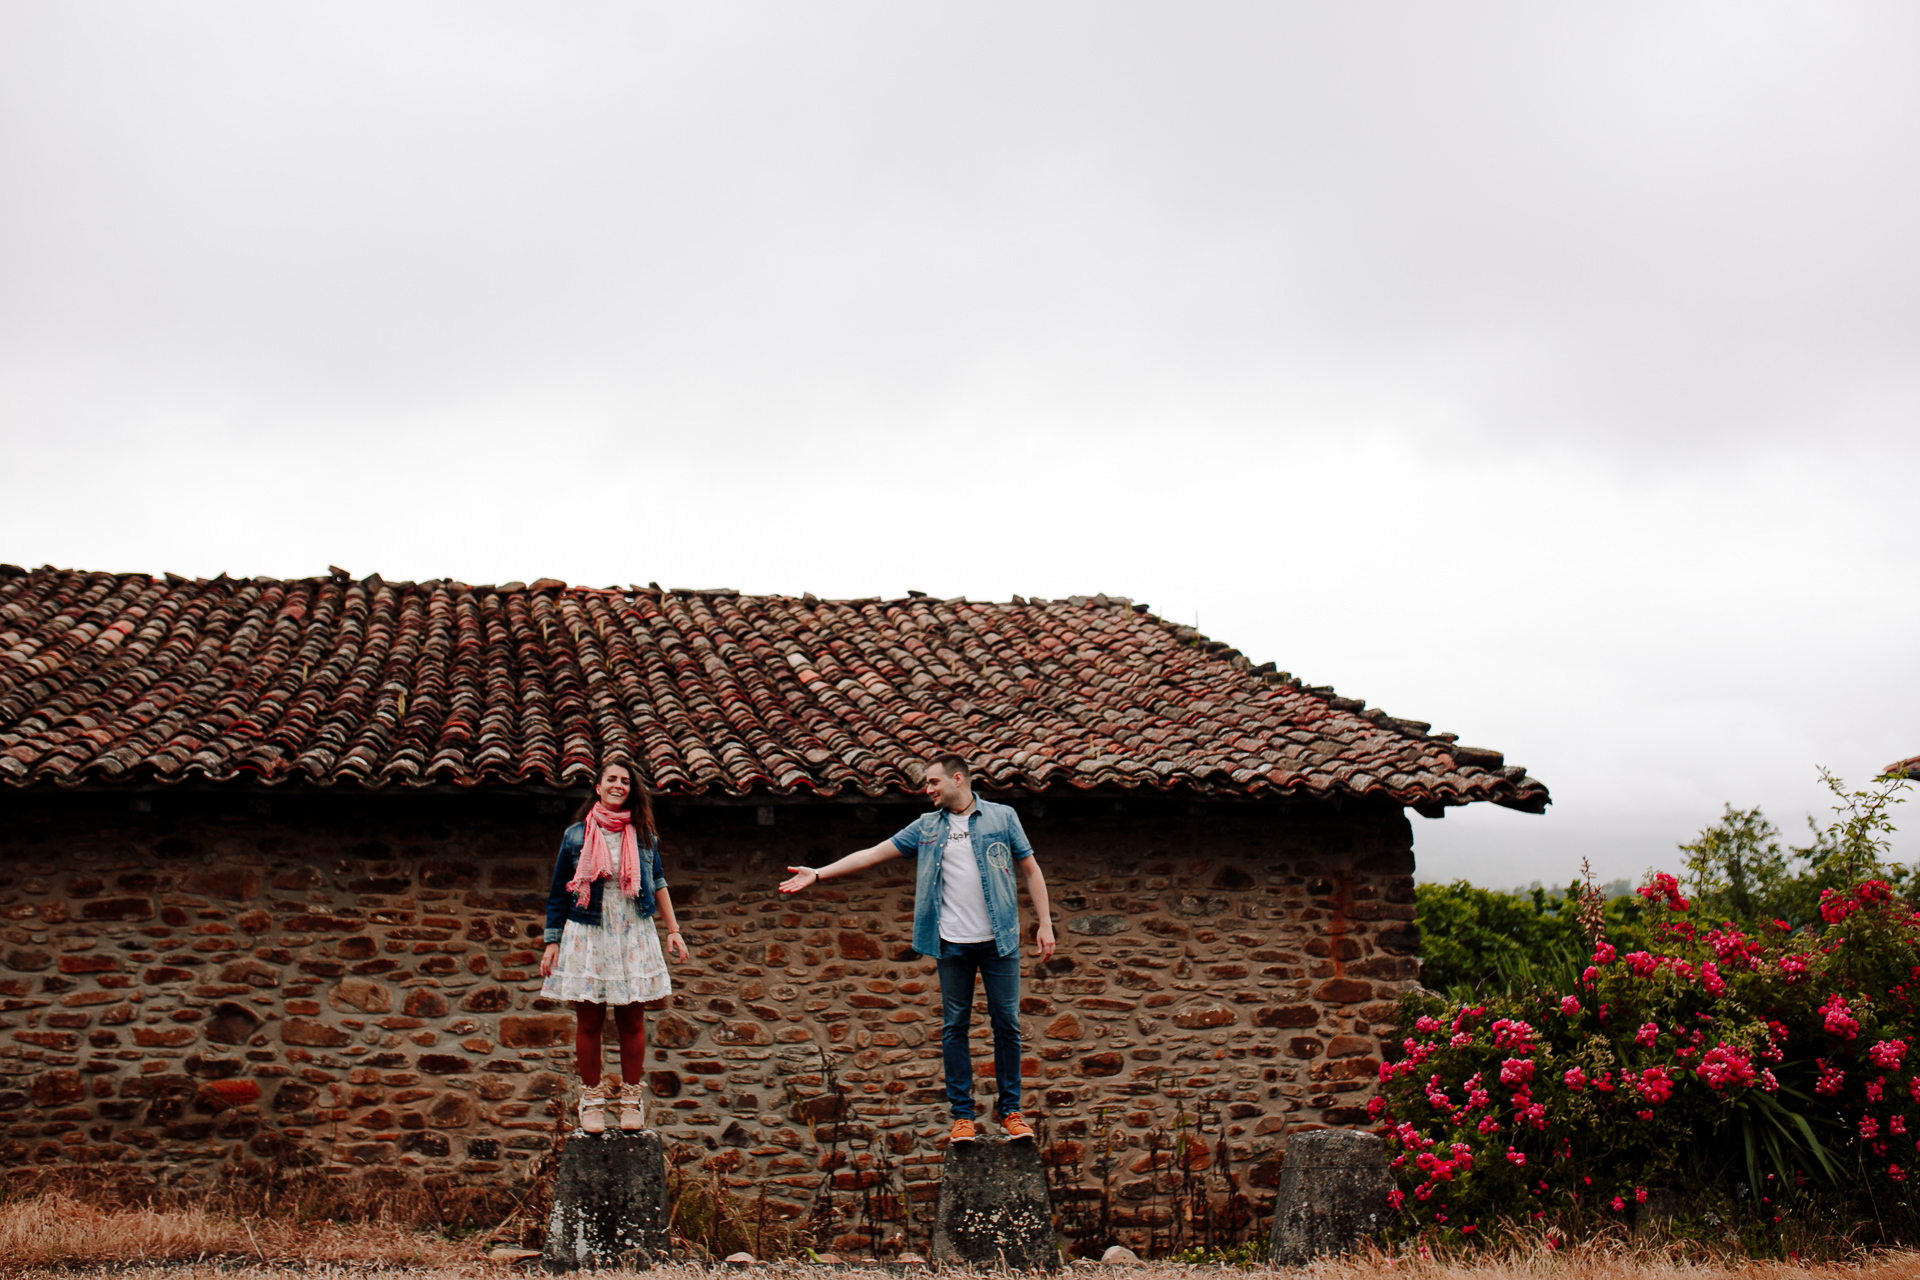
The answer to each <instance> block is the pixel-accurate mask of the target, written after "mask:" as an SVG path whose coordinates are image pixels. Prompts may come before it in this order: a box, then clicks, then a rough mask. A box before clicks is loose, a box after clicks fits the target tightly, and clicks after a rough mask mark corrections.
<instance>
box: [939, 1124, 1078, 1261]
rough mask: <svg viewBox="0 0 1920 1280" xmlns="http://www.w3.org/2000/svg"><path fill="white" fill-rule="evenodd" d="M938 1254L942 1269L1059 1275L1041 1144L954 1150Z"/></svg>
mask: <svg viewBox="0 0 1920 1280" xmlns="http://www.w3.org/2000/svg"><path fill="white" fill-rule="evenodd" d="M931 1252H932V1255H933V1261H934V1263H935V1264H937V1265H945V1266H966V1267H991V1266H999V1265H1001V1264H1004V1265H1005V1266H1007V1267H1008V1268H1010V1269H1012V1270H1014V1271H1031V1270H1035V1269H1039V1270H1043V1271H1055V1270H1058V1269H1059V1267H1060V1249H1059V1246H1058V1244H1057V1243H1056V1242H1055V1240H1054V1234H1053V1203H1052V1200H1051V1199H1050V1198H1049V1197H1048V1194H1047V1175H1046V1171H1045V1170H1044V1169H1042V1168H1041V1167H1040V1152H1039V1149H1038V1148H1037V1147H1036V1146H1035V1144H1034V1143H1033V1142H1031V1141H1024V1142H960V1143H954V1144H952V1145H951V1146H949V1147H948V1148H947V1161H946V1167H945V1168H944V1169H943V1170H942V1172H941V1177H940V1202H939V1205H938V1207H937V1208H936V1209H935V1210H934V1215H933V1248H932V1251H931Z"/></svg>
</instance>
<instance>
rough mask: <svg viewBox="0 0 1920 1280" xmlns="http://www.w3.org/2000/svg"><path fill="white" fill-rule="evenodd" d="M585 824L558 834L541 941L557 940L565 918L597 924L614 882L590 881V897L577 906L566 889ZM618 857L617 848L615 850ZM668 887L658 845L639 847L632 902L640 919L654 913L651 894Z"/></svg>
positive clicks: (577, 863)
mask: <svg viewBox="0 0 1920 1280" xmlns="http://www.w3.org/2000/svg"><path fill="white" fill-rule="evenodd" d="M586 839H587V824H586V823H584V822H576V823H574V824H573V825H572V826H570V827H568V828H567V834H565V835H563V836H561V837H560V856H559V857H558V858H557V859H555V860H554V864H553V884H552V886H551V887H549V888H548V889H547V932H546V937H545V939H544V941H546V942H558V941H560V935H561V933H563V932H564V931H565V930H566V926H567V921H569V920H572V921H574V922H576V923H578V924H599V923H600V904H601V903H602V901H604V899H605V896H606V889H607V886H608V885H610V884H613V883H615V881H614V880H613V879H612V878H611V877H603V878H601V879H599V880H595V881H594V882H593V887H592V888H591V889H590V890H589V891H588V892H589V893H590V894H591V896H590V897H589V898H588V899H587V905H586V906H584V907H583V906H580V905H579V904H578V903H577V902H576V901H575V899H574V896H573V894H572V892H571V891H569V890H568V888H567V881H569V880H571V879H573V873H574V871H575V870H576V869H577V868H578V867H579V866H580V848H581V846H582V845H584V844H585V843H586ZM613 852H614V856H615V857H616V858H617V857H618V856H619V850H617V849H616V850H614V851H613ZM666 887H667V873H666V871H665V870H664V869H663V868H662V867H661V865H660V844H659V842H658V841H655V842H653V843H652V844H642V845H641V846H640V893H639V895H638V896H637V897H636V898H634V900H633V905H634V906H635V907H637V908H639V910H640V918H641V919H642V920H647V919H651V918H652V916H653V907H654V902H653V895H654V894H655V893H656V892H658V891H659V890H661V889H664V888H666Z"/></svg>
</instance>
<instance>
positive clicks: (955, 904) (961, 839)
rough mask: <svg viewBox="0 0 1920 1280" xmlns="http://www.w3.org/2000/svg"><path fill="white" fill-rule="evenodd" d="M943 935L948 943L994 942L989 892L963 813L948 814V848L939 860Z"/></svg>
mask: <svg viewBox="0 0 1920 1280" xmlns="http://www.w3.org/2000/svg"><path fill="white" fill-rule="evenodd" d="M940 936H941V937H942V938H944V939H945V940H946V941H948V942H991V941H992V940H993V926H992V925H991V924H989V923H988V922H987V894H986V890H985V889H984V888H983V887H982V886H981V884H980V864H979V863H978V862H977V861H976V860H975V859H974V856H973V832H972V830H971V829H970V828H969V827H968V825H967V816H966V815H965V814H963V813H949V814H948V815H947V851H946V853H944V854H942V855H941V860H940Z"/></svg>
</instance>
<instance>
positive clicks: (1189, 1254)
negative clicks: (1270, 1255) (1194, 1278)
mask: <svg viewBox="0 0 1920 1280" xmlns="http://www.w3.org/2000/svg"><path fill="white" fill-rule="evenodd" d="M1266 1260H1267V1242H1266V1240H1265V1239H1264V1238H1262V1239H1258V1240H1247V1241H1244V1242H1242V1243H1240V1244H1228V1245H1213V1246H1207V1245H1198V1244H1196V1245H1189V1246H1188V1247H1186V1248H1185V1249H1182V1250H1180V1252H1178V1253H1176V1254H1174V1255H1173V1256H1172V1257H1171V1258H1169V1259H1168V1261H1169V1262H1184V1263H1187V1264H1189V1265H1191V1266H1199V1267H1239V1268H1240V1269H1242V1270H1245V1269H1247V1268H1249V1267H1252V1266H1256V1265H1258V1264H1259V1263H1262V1262H1265V1261H1266Z"/></svg>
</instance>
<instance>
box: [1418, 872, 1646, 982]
mask: <svg viewBox="0 0 1920 1280" xmlns="http://www.w3.org/2000/svg"><path fill="white" fill-rule="evenodd" d="M1414 892H1415V895H1416V905H1415V908H1414V910H1415V918H1416V920H1417V921H1418V923H1419V925H1420V953H1421V954H1420V959H1421V968H1420V981H1421V983H1422V984H1423V985H1424V986H1426V987H1428V988H1429V989H1431V990H1434V991H1443V992H1447V993H1448V994H1450V995H1453V996H1454V997H1456V998H1457V999H1461V1000H1470V999H1472V998H1474V997H1475V996H1476V995H1491V994H1500V993H1508V992H1511V993H1516V994H1517V993H1519V992H1521V991H1525V990H1529V989H1531V988H1533V987H1535V986H1538V985H1541V984H1543V983H1544V984H1547V985H1554V986H1559V987H1560V988H1561V989H1563V990H1564V989H1566V987H1567V986H1569V985H1570V984H1571V983H1572V981H1573V979H1574V977H1575V976H1576V975H1578V974H1579V972H1580V970H1581V969H1582V968H1583V967H1585V965H1586V962H1587V961H1586V957H1587V952H1588V951H1590V950H1591V949H1592V948H1590V947H1589V946H1588V945H1587V941H1586V936H1585V934H1584V933H1583V932H1582V930H1581V926H1580V920H1579V917H1578V915H1577V914H1576V909H1577V907H1578V904H1579V900H1580V886H1579V884H1578V882H1576V883H1574V884H1573V885H1570V886H1568V888H1567V889H1566V891H1565V892H1558V893H1554V894H1553V895H1551V896H1549V895H1548V894H1547V893H1546V891H1545V890H1543V889H1540V888H1538V887H1535V888H1533V889H1531V890H1529V891H1528V892H1527V893H1525V894H1524V895H1523V894H1518V893H1502V892H1501V891H1499V890H1497V889H1481V888H1477V887H1476V886H1474V885H1471V884H1468V883H1467V882H1466V881H1465V880H1455V881H1454V882H1453V883H1452V884H1423V885H1419V886H1417V887H1416V888H1415V890H1414ZM1641 905H1642V904H1641V901H1640V899H1639V898H1637V897H1624V898H1614V899H1612V900H1610V901H1608V903H1607V904H1606V908H1605V910H1606V922H1607V929H1608V931H1609V933H1617V934H1619V935H1620V936H1622V937H1628V936H1637V928H1638V923H1639V919H1640V911H1641Z"/></svg>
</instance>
